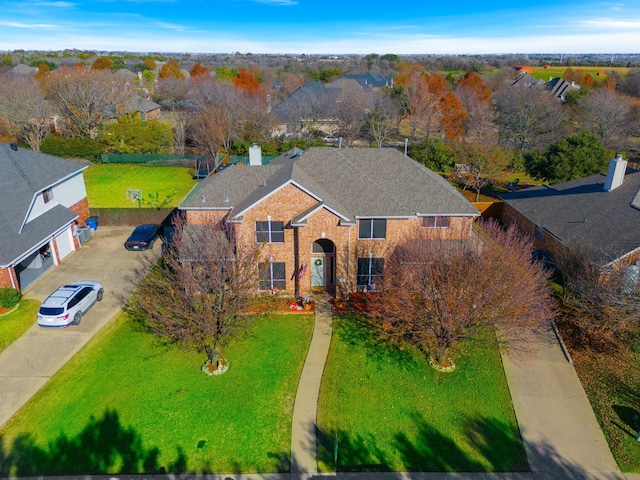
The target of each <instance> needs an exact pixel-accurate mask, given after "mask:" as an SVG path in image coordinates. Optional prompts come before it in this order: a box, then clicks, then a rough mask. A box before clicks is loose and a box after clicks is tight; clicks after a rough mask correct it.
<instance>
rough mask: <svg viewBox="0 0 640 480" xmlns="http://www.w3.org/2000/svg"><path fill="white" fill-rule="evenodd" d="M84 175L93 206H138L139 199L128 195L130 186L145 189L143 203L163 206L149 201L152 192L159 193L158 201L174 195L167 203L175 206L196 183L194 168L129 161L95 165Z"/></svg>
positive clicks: (143, 204)
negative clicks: (157, 165) (152, 165)
mask: <svg viewBox="0 0 640 480" xmlns="http://www.w3.org/2000/svg"><path fill="white" fill-rule="evenodd" d="M84 179H85V184H86V186H87V198H88V199H89V206H90V207H93V208H138V203H137V202H132V201H131V200H130V199H128V198H127V195H126V192H127V189H128V188H131V189H140V190H142V200H143V201H142V203H141V205H140V206H142V207H152V208H155V207H158V206H159V205H156V204H151V203H149V195H150V194H151V195H152V196H153V197H154V198H155V196H156V194H157V195H158V201H157V202H155V203H158V202H162V201H164V200H165V199H168V198H169V197H170V200H169V202H168V204H167V205H165V206H166V207H175V206H177V205H178V204H179V203H180V202H181V201H182V200H183V198H184V197H185V195H186V194H187V193H188V192H189V190H191V188H193V186H194V185H195V183H196V180H194V179H193V169H190V168H185V167H151V166H145V165H140V164H129V163H124V164H111V163H106V164H95V165H91V166H90V167H89V168H87V169H86V170H85V171H84ZM174 192H175V193H174ZM152 203H153V202H152Z"/></svg>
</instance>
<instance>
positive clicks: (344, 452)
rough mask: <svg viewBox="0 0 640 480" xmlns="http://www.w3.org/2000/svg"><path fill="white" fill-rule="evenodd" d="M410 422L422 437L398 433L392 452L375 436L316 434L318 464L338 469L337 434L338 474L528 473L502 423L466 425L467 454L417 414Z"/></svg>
mask: <svg viewBox="0 0 640 480" xmlns="http://www.w3.org/2000/svg"><path fill="white" fill-rule="evenodd" d="M412 421H413V422H415V425H416V426H417V428H418V435H417V436H416V437H415V438H414V439H410V438H409V437H408V436H407V435H406V434H405V433H404V432H398V433H396V434H395V435H394V441H393V445H392V446H391V448H389V446H386V447H384V448H382V447H381V446H380V445H379V443H378V440H377V439H376V437H375V436H374V435H372V434H369V435H362V434H355V435H353V434H350V433H348V432H346V431H343V430H340V431H338V432H325V431H321V430H320V429H318V462H322V463H324V464H325V465H327V467H328V468H333V469H335V466H336V465H335V457H334V454H335V451H334V448H335V441H336V433H337V439H338V440H337V441H338V471H342V472H356V471H360V472H367V471H371V472H389V471H393V470H394V468H393V465H392V463H397V462H398V461H399V462H400V463H401V465H402V469H401V470H403V471H409V472H485V471H489V472H503V471H527V470H528V463H527V460H526V455H525V452H524V448H523V445H522V442H521V440H520V436H519V434H518V432H517V431H513V428H511V427H509V426H508V425H506V424H504V423H502V422H500V421H499V420H495V419H491V418H485V417H477V418H475V419H472V420H469V421H467V422H466V423H465V426H464V430H465V431H464V435H463V436H464V438H466V439H467V443H468V445H467V446H466V448H463V447H462V446H461V445H458V444H457V443H456V441H455V440H454V439H452V438H449V437H447V436H446V435H444V434H443V433H441V432H440V431H438V430H437V429H436V428H434V427H433V425H431V424H430V423H429V422H428V421H427V420H426V419H425V418H424V417H423V416H422V415H421V414H419V413H415V414H414V415H413V418H412ZM390 450H393V451H395V452H397V455H393V456H394V457H395V460H393V461H392V460H391V459H390V458H389V453H388V452H389V451H390ZM385 452H387V453H385ZM470 452H473V454H470ZM478 457H483V458H485V459H486V462H484V464H482V463H480V462H478V460H476V458H478ZM398 459H399V460H398ZM487 464H488V465H487ZM396 468H397V465H396Z"/></svg>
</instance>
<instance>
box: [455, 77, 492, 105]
mask: <svg viewBox="0 0 640 480" xmlns="http://www.w3.org/2000/svg"><path fill="white" fill-rule="evenodd" d="M456 86H457V87H461V88H467V89H469V90H471V91H472V92H473V93H475V95H476V97H477V98H478V100H480V101H482V102H488V101H489V100H490V99H491V90H489V87H487V86H486V85H485V84H484V81H483V80H482V78H481V77H480V75H478V74H477V73H476V72H474V71H473V70H469V71H468V72H467V73H465V74H464V75H463V76H462V77H460V78H459V79H458V82H457V83H456Z"/></svg>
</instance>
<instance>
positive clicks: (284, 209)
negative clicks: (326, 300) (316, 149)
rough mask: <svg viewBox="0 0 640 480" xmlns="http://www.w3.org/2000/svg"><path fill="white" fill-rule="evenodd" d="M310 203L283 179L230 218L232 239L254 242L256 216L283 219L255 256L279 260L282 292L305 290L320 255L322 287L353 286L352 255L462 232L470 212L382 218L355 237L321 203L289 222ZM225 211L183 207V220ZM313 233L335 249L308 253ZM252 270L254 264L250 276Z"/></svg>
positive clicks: (340, 291) (342, 290) (343, 289)
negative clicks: (431, 224) (371, 230)
mask: <svg viewBox="0 0 640 480" xmlns="http://www.w3.org/2000/svg"><path fill="white" fill-rule="evenodd" d="M316 204H317V200H316V199H315V198H313V197H312V196H310V195H309V194H307V193H306V192H304V191H303V190H301V189H300V188H298V187H297V186H295V185H293V184H288V185H286V186H284V187H283V188H281V189H280V190H278V191H276V192H275V193H274V194H272V195H271V196H269V197H268V198H266V199H264V200H263V201H262V202H260V203H259V204H257V205H255V206H254V207H253V208H251V209H249V210H248V211H247V212H246V213H245V214H244V218H243V221H242V222H241V223H236V224H234V227H235V232H236V238H237V242H238V245H256V244H257V239H256V222H265V221H267V220H269V219H270V220H271V221H274V222H275V221H280V222H284V225H285V227H284V242H282V243H265V244H264V245H263V247H262V250H261V252H260V257H261V259H262V261H264V262H283V263H284V264H285V277H286V287H285V289H284V290H285V291H286V292H288V293H292V294H293V293H297V294H300V295H306V294H309V293H311V291H312V281H311V277H312V273H311V272H312V268H313V263H314V262H315V261H316V260H317V259H322V260H323V261H324V262H334V263H333V268H331V267H327V271H326V276H325V287H326V288H327V290H329V291H333V290H334V289H335V291H336V294H337V295H339V296H345V295H346V294H347V293H348V292H350V291H354V290H356V283H357V282H356V273H357V259H358V258H368V257H369V256H373V257H376V258H385V257H386V256H387V254H388V253H389V252H390V250H391V248H392V247H394V246H395V245H397V244H399V243H401V242H402V241H403V240H404V239H406V238H412V237H428V238H434V239H435V238H447V239H455V238H468V237H469V236H470V234H471V225H472V223H473V220H474V217H471V216H460V217H451V224H450V226H449V228H424V227H423V226H422V217H417V218H416V217H413V218H408V219H387V222H386V236H385V238H384V239H359V238H358V225H357V224H356V225H340V218H339V217H338V216H337V215H335V214H334V213H332V212H330V211H329V210H327V209H326V208H319V209H318V210H317V211H315V212H314V213H313V214H311V215H310V216H309V217H308V218H307V220H306V225H304V226H292V225H291V219H292V218H294V217H296V216H297V215H300V214H301V213H302V212H306V211H308V210H309V209H310V208H312V207H313V206H314V205H316ZM227 213H228V211H220V210H188V211H187V212H186V215H187V217H186V220H187V223H189V224H198V223H203V222H205V221H206V220H205V219H206V218H211V219H214V220H216V221H219V220H221V219H223V218H224V216H225V215H226V214H227ZM319 239H325V240H329V241H331V242H332V243H333V245H334V247H335V248H334V252H335V253H334V254H324V253H314V252H313V250H312V249H313V244H314V242H316V241H317V240H319ZM331 257H333V259H332V258H331ZM305 265H306V266H307V269H306V273H305V274H304V275H303V276H301V277H300V278H298V275H297V273H298V269H299V268H301V267H303V266H305ZM257 271H258V269H257V266H256V276H257ZM340 280H342V281H340ZM296 283H297V285H296Z"/></svg>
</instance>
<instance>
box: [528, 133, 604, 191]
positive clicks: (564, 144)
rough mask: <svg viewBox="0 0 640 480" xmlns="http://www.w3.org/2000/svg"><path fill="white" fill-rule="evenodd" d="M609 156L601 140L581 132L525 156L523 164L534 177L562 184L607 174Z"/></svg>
mask: <svg viewBox="0 0 640 480" xmlns="http://www.w3.org/2000/svg"><path fill="white" fill-rule="evenodd" d="M608 157H609V155H608V153H607V151H606V149H605V148H604V146H603V145H602V142H601V141H600V139H599V138H598V137H597V136H596V135H594V134H593V133H591V132H587V131H582V132H580V133H578V134H576V135H569V136H568V137H565V138H563V139H561V140H559V141H557V142H556V143H553V144H551V145H549V147H548V148H547V149H546V151H545V152H544V153H538V152H530V153H527V154H525V157H524V162H525V168H526V170H527V173H529V174H530V175H532V176H533V177H535V178H538V179H541V180H544V181H547V182H549V183H561V182H567V181H569V180H574V179H576V178H582V177H586V176H589V175H593V174H595V173H599V172H603V171H605V170H606V169H607V163H608Z"/></svg>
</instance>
